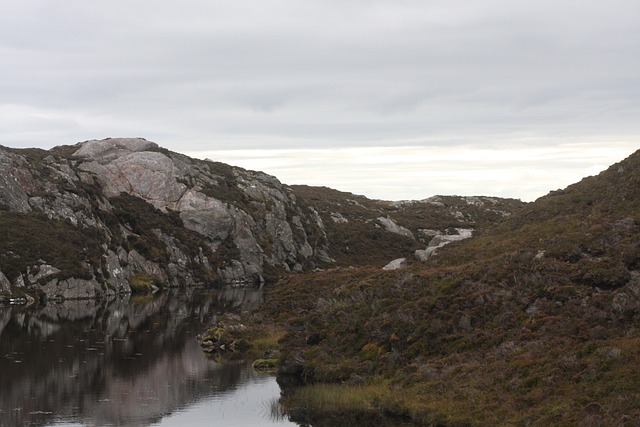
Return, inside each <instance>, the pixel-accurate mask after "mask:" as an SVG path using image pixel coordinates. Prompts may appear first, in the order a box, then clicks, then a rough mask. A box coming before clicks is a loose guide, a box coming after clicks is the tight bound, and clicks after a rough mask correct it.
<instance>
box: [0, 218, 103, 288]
mask: <svg viewBox="0 0 640 427" xmlns="http://www.w3.org/2000/svg"><path fill="white" fill-rule="evenodd" d="M103 239H104V236H103V235H102V234H101V233H100V232H98V230H95V229H86V228H85V229H83V228H79V227H75V226H74V225H72V224H71V223H69V222H66V221H61V220H51V219H49V218H47V217H46V216H45V215H44V214H42V213H37V212H31V213H17V212H9V211H3V210H0V271H2V272H3V273H4V274H5V275H6V276H7V277H8V278H9V280H14V279H15V278H16V277H17V276H18V275H19V274H21V273H22V272H25V271H27V270H30V271H32V272H33V274H34V275H35V274H36V273H37V271H35V270H33V269H34V268H35V269H37V268H39V266H40V265H41V264H49V265H54V266H56V267H57V268H58V269H59V270H61V271H60V273H58V274H57V275H56V276H55V277H57V278H58V279H66V278H69V277H76V278H81V279H90V278H91V277H92V272H91V270H90V269H89V268H88V267H92V268H94V269H97V270H99V266H100V257H101V255H102V251H101V249H100V244H101V243H102V241H103ZM53 277H54V276H48V280H51V279H52V278H53Z"/></svg>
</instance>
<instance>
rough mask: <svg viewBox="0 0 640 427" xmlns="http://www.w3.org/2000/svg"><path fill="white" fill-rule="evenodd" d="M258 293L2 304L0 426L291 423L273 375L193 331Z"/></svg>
mask: <svg viewBox="0 0 640 427" xmlns="http://www.w3.org/2000/svg"><path fill="white" fill-rule="evenodd" d="M261 301H262V290H258V289H244V288H226V289H221V290H216V291H211V290H208V291H205V290H202V289H188V290H184V289H181V290H169V291H167V292H162V293H158V294H156V295H153V296H150V295H149V296H134V297H131V298H129V297H128V296H119V297H115V298H112V299H110V300H108V301H92V300H82V301H65V302H60V303H56V302H50V303H48V304H47V305H46V306H37V307H34V306H32V307H24V306H15V305H14V306H1V307H0V425H1V426H18V425H30V426H53V425H55V426H76V425H89V426H94V425H95V426H109V425H112V426H116V425H117V426H128V425H136V426H139V425H160V426H184V425H189V426H191V427H195V426H204V425H207V426H208V425H215V426H234V427H236V426H296V425H298V424H296V423H292V422H290V421H289V420H288V419H286V417H283V416H282V415H281V414H282V411H281V410H280V409H279V407H278V398H279V396H280V388H279V386H278V384H277V383H276V380H275V377H274V376H272V375H269V374H260V373H257V372H255V371H254V370H253V369H252V368H251V365H250V362H251V361H237V362H233V363H219V362H217V361H216V360H214V359H213V358H211V357H207V355H206V354H205V353H204V352H203V351H202V350H201V348H200V346H199V344H198V342H197V341H196V338H195V337H196V335H197V334H199V333H201V332H202V331H203V330H204V329H205V327H206V325H207V324H208V322H209V321H210V320H211V318H212V317H213V316H215V315H219V314H221V313H223V312H227V311H236V312H238V311H247V310H254V309H255V308H257V307H258V306H259V304H260V303H261Z"/></svg>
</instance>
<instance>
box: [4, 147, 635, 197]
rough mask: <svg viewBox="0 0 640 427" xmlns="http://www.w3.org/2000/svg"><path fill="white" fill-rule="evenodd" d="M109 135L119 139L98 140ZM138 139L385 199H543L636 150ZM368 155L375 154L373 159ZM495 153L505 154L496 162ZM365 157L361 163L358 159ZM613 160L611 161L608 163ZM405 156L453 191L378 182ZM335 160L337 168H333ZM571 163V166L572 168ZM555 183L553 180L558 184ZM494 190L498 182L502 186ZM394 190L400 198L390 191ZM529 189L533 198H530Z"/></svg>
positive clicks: (286, 180) (289, 181) (291, 180)
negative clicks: (248, 145) (186, 146)
mask: <svg viewBox="0 0 640 427" xmlns="http://www.w3.org/2000/svg"><path fill="white" fill-rule="evenodd" d="M110 138H112V137H106V138H96V139H110ZM113 138H128V137H113ZM135 138H142V139H146V140H148V141H151V142H154V143H156V144H158V146H159V147H161V148H165V149H169V150H170V151H174V152H176V153H179V154H183V155H186V156H189V157H192V158H195V159H201V160H206V159H208V160H213V161H217V162H221V163H226V164H228V165H230V166H236V167H240V168H243V169H247V170H253V171H257V172H263V173H267V174H269V175H272V176H274V177H276V178H277V179H278V180H279V181H280V182H281V183H282V184H284V185H309V186H317V187H328V188H331V189H334V190H338V191H342V192H348V193H353V194H356V195H361V196H365V197H367V198H369V199H375V200H383V201H403V200H414V201H419V200H424V199H427V198H429V197H434V196H462V197H472V196H485V197H500V198H512V199H519V200H521V201H524V202H533V201H535V200H536V199H538V198H539V197H542V196H544V195H547V194H549V193H550V192H552V191H555V190H559V189H563V188H566V187H567V186H569V185H571V184H575V183H577V182H579V181H580V180H582V179H584V178H586V177H588V176H593V175H597V174H599V173H600V172H602V171H604V170H606V169H607V168H609V167H610V166H612V165H613V164H615V163H618V162H620V161H622V160H624V159H626V158H627V157H628V156H630V155H631V154H633V153H634V152H635V151H637V150H633V151H631V152H628V147H627V146H626V145H625V144H620V145H617V146H614V147H612V146H611V145H610V146H609V147H607V148H594V147H588V146H584V145H582V146H578V145H577V144H576V145H573V146H569V147H560V148H559V149H558V150H557V151H556V152H553V151H550V150H541V149H528V150H523V149H519V150H512V151H508V152H505V150H500V149H497V148H492V149H467V150H460V151H457V152H455V153H451V152H450V150H447V149H446V148H445V147H429V149H427V150H425V149H424V147H411V146H400V147H368V148H346V149H325V150H321V149H300V150H293V149H289V150H283V149H281V150H221V151H202V152H189V151H180V150H176V149H174V148H170V147H169V146H167V145H163V144H162V143H158V141H153V140H150V139H148V138H144V137H135ZM86 141H89V140H83V141H79V142H76V143H70V144H58V145H67V146H72V145H77V144H81V143H83V142H86ZM0 145H2V144H0ZM13 148H18V149H20V148H41V149H45V150H48V149H50V148H53V147H48V148H47V147H13ZM577 148H581V150H578V151H580V152H581V154H582V156H581V157H580V158H579V159H576V158H569V157H568V154H572V153H574V152H576V149H577ZM392 152H393V153H392ZM426 152H429V153H426ZM367 154H368V155H369V156H368V157H367ZM425 154H432V155H435V157H434V159H432V161H435V162H439V163H441V164H442V162H444V163H446V162H447V161H448V162H454V161H456V160H457V161H459V162H466V163H464V164H466V165H467V167H466V168H462V169H455V168H453V169H434V170H426V171H425V170H422V169H421V170H420V171H416V170H415V168H416V166H421V165H422V163H421V162H422V161H424V155H425ZM363 155H364V157H363V158H358V156H363ZM323 156H324V158H323ZM500 157H501V158H500ZM309 158H313V159H315V160H316V162H315V163H309V161H308V159H309ZM496 158H500V159H499V160H496ZM358 159H359V161H356V160H358ZM479 159H480V160H482V159H484V160H485V162H487V160H486V159H489V160H490V161H488V163H490V164H493V169H488V168H487V167H486V166H484V167H483V168H482V170H481V174H482V178H483V179H481V180H479V181H480V182H481V183H483V184H481V185H480V186H477V187H474V188H476V189H477V190H476V191H472V192H466V193H465V192H461V191H460V190H461V189H464V188H470V185H469V184H468V183H469V182H471V179H470V176H471V175H474V174H476V175H477V174H478V173H479V172H478V170H477V169H473V168H472V167H469V165H470V164H471V165H472V164H474V162H476V161H478V160H479ZM532 159H537V160H538V161H539V162H542V159H544V160H545V161H546V164H545V165H546V167H545V168H543V169H541V170H531V166H532V165H534V164H535V163H532ZM303 160H304V161H303ZM607 160H608V163H605V162H606V161H607ZM398 162H399V163H403V164H404V165H405V168H404V169H405V170H407V169H408V172H407V174H408V175H410V176H411V175H413V176H412V177H413V178H414V179H415V178H416V174H417V173H423V174H425V175H430V176H432V177H433V176H441V177H448V178H449V179H447V180H444V179H442V180H441V181H442V182H446V184H447V185H446V186H442V187H440V188H446V189H449V190H450V191H441V192H433V193H431V194H427V193H426V192H425V191H423V190H421V189H419V188H418V189H416V188H414V187H412V189H411V190H410V191H406V192H402V188H403V185H404V183H405V182H406V181H407V180H408V178H407V177H404V176H402V175H401V176H397V177H396V180H395V181H391V182H387V185H386V186H382V185H377V186H376V184H379V183H380V181H381V180H382V181H388V180H389V177H390V176H391V174H389V173H384V172H385V170H384V168H385V167H388V166H389V165H391V167H392V168H393V167H394V166H395V165H396V164H397V163H398ZM518 162H520V163H518ZM261 166H266V167H261ZM331 166H332V167H333V169H331ZM571 166H573V167H571ZM310 168H311V169H312V170H314V171H316V173H315V174H310V173H308V172H307V173H305V172H306V171H308V169H310ZM567 168H570V169H569V170H567ZM322 170H324V172H325V173H324V174H323V175H322V176H321V177H319V176H320V173H319V172H320V171H322ZM332 170H333V173H332V174H331V176H332V177H329V178H325V176H328V174H327V173H326V172H327V171H332ZM345 170H346V171H347V173H346V174H345V173H344V171H345ZM363 170H364V171H366V170H368V171H369V172H371V171H372V170H375V171H376V172H378V175H374V176H371V175H367V174H366V173H363V172H362V171H363ZM551 171H554V172H555V173H551ZM380 172H382V173H380ZM336 174H337V175H336ZM517 174H527V176H528V177H529V178H530V180H533V179H534V178H538V179H537V180H533V182H534V183H535V185H533V184H532V185H530V186H529V187H526V189H525V190H526V191H523V192H522V193H520V194H519V193H517V190H518V189H522V188H521V187H517V186H516V185H511V186H510V185H508V183H509V182H511V181H510V180H509V178H513V176H514V175H517ZM310 175H311V176H310ZM358 176H360V179H357V178H358ZM455 177H458V179H454V178H455ZM460 177H462V179H460ZM465 180H466V181H465ZM522 180H523V179H520V180H518V179H515V180H514V181H513V182H516V183H519V182H520V181H522ZM490 182H498V183H499V184H500V185H501V186H502V187H501V188H500V189H499V190H498V191H493V192H491V191H482V185H486V186H487V187H489V185H488V184H487V183H490ZM552 182H553V183H554V185H551V183H552ZM465 184H466V185H465ZM545 185H547V187H544V186H545ZM494 188H496V187H495V185H494ZM376 190H377V191H376ZM392 194H395V195H400V196H398V197H393V196H390V195H392ZM402 195H406V197H402ZM527 195H528V196H529V197H527Z"/></svg>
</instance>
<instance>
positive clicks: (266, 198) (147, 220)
mask: <svg viewBox="0 0 640 427" xmlns="http://www.w3.org/2000/svg"><path fill="white" fill-rule="evenodd" d="M29 161H30V162H32V163H33V162H34V159H32V158H30V160H29ZM35 162H36V164H29V162H28V161H27V159H26V157H24V156H23V155H21V154H20V152H19V151H17V150H11V149H3V148H2V147H0V203H1V204H3V205H4V206H6V208H7V209H9V210H10V211H13V212H20V213H28V212H35V213H36V215H38V214H40V213H42V214H44V215H45V217H46V218H48V219H49V220H51V221H64V222H65V223H67V224H71V225H72V226H73V227H77V228H78V229H82V230H87V233H88V234H89V235H91V234H92V233H94V235H98V236H100V237H99V238H100V239H101V240H102V242H103V243H102V249H101V251H102V253H101V255H98V254H95V253H94V254H93V255H92V256H89V255H87V258H86V259H82V257H81V256H80V255H79V254H72V255H73V256H74V257H75V258H77V261H76V262H75V264H76V266H77V267H76V268H75V270H74V272H71V273H70V272H69V271H68V269H69V268H70V266H69V265H65V266H62V265H60V263H58V264H56V263H50V262H44V260H30V261H29V262H27V263H26V265H27V266H29V265H30V266H34V267H26V268H25V269H24V271H22V274H18V275H16V274H13V275H12V276H11V277H4V276H3V277H4V278H5V279H6V280H2V277H0V287H1V288H0V289H2V290H7V291H8V292H9V291H10V289H11V288H13V287H19V286H23V287H25V289H26V290H27V291H29V290H32V291H36V287H37V292H41V293H42V294H44V295H45V296H46V297H48V298H67V299H68V298H95V297H98V296H100V295H107V294H111V293H120V292H130V291H131V286H130V280H131V279H132V277H133V276H136V275H137V277H138V278H139V279H140V280H149V281H153V283H154V284H164V285H165V286H191V285H197V284H203V281H205V282H206V281H222V282H238V281H241V282H246V281H251V282H254V281H262V280H264V279H263V277H264V275H265V268H268V269H270V271H271V270H273V269H275V270H278V269H280V270H281V271H290V270H302V269H303V268H305V267H306V268H309V267H310V268H313V267H314V266H315V263H316V262H318V261H320V262H323V261H325V260H326V259H327V258H329V257H328V255H327V251H328V248H327V244H326V239H325V238H324V237H323V233H324V227H323V225H322V224H321V220H319V216H318V215H317V213H315V211H313V210H312V209H307V208H303V207H302V206H300V205H299V204H298V202H297V200H296V198H295V196H294V195H293V193H292V191H290V190H289V189H288V188H287V187H285V186H284V185H282V184H281V183H280V182H279V181H278V180H277V179H276V178H274V177H272V176H269V175H266V174H264V173H261V172H251V171H246V170H243V169H240V168H233V167H230V166H227V165H222V164H219V163H215V162H211V161H202V160H196V159H191V158H188V157H186V156H184V155H180V154H177V153H172V152H169V151H167V150H163V149H161V148H160V147H158V145H157V144H155V143H153V142H150V141H147V140H144V139H139V138H136V139H126V138H110V139H105V140H93V141H86V142H83V143H80V144H78V145H76V146H75V147H61V148H60V147H57V148H56V149H53V150H51V151H50V152H49V153H46V152H44V153H43V154H42V156H41V160H38V159H36V160H35ZM33 172H36V173H35V175H34V173H33ZM123 195H124V196H123ZM125 196H126V197H128V198H126V197H125ZM123 197H125V198H123ZM131 197H134V198H138V199H142V200H143V201H144V202H146V203H148V204H149V205H151V206H152V207H146V208H145V207H144V206H145V205H144V204H142V205H140V204H139V203H132V202H133V200H135V199H132V198H131ZM147 206H148V205H147ZM154 209H155V210H154ZM25 220H26V219H25ZM149 226H150V227H152V228H145V227H149ZM310 229H313V230H314V233H315V235H314V240H313V241H309V239H308V233H307V230H310ZM318 230H319V231H318ZM318 233H319V234H318ZM28 238H31V237H30V236H25V239H28ZM74 244H76V245H77V246H78V252H79V253H83V252H84V251H88V252H90V251H89V249H87V248H86V247H83V244H82V242H75V243H74ZM88 252H87V253H88ZM10 255H11V256H13V257H14V258H15V259H16V260H20V262H22V254H10ZM25 256H26V254H25ZM9 258H11V257H9ZM1 268H2V265H0V269H1ZM69 274H71V275H72V277H68V276H69ZM59 278H63V279H62V280H60V279H59ZM7 283H8V285H7Z"/></svg>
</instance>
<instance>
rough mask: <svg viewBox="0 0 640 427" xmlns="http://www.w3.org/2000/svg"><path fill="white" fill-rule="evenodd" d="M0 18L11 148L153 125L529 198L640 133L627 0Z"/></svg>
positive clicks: (365, 187)
mask: <svg viewBox="0 0 640 427" xmlns="http://www.w3.org/2000/svg"><path fill="white" fill-rule="evenodd" d="M0 12H1V13H0V24H1V25H0V51H1V52H2V55H3V59H4V62H3V67H2V69H1V70H0V77H1V78H0V82H1V83H0V143H2V144H5V145H10V146H13V147H25V146H28V147H40V148H49V147H52V146H54V145H61V144H69V143H73V141H81V140H84V139H87V138H89V139H91V138H98V139H100V138H104V137H105V136H109V135H112V136H118V135H124V136H127V135H143V136H145V137H146V138H148V139H150V140H152V141H155V142H157V143H158V144H160V145H162V146H163V147H166V148H168V149H170V150H173V151H176V152H181V153H185V154H188V155H190V153H198V154H199V155H207V154H206V153H213V155H215V156H217V157H218V158H219V159H220V160H221V161H225V162H227V163H231V164H237V165H238V166H241V167H250V168H255V169H259V170H264V171H265V172H267V173H270V174H272V175H275V176H277V177H278V178H279V179H281V180H283V181H284V182H291V183H308V184H316V183H319V182H321V183H324V182H326V183H327V184H328V185H331V186H332V187H335V188H339V189H342V190H344V191H350V192H354V193H359V194H364V195H367V197H373V198H381V199H388V200H397V199H419V198H424V197H428V196H429V195H433V194H442V193H450V192H453V191H455V192H458V193H463V194H477V193H486V194H490V195H493V196H497V197H514V198H520V199H522V200H528V201H530V200H534V199H536V198H537V197H540V196H542V195H544V194H546V193H548V192H549V191H552V190H553V189H555V188H558V187H563V186H566V185H569V184H570V183H572V182H573V181H575V180H577V179H580V178H582V177H584V176H588V175H591V174H594V173H597V172H598V171H600V170H602V169H603V168H605V167H607V166H608V165H609V164H611V163H614V162H615V161H619V160H620V159H621V158H624V157H626V156H627V155H629V154H630V153H632V152H634V151H636V150H637V148H639V147H640V121H639V120H638V119H637V117H638V112H640V89H639V88H640V55H638V46H639V44H640V2H637V1H635V0H611V1H609V2H606V3H604V2H596V1H591V2H586V3H585V2H583V1H578V0H565V1H563V2H560V3H559V2H556V1H552V0H540V1H537V2H528V3H523V4H521V3H514V2H510V1H507V0H486V1H484V2H482V3H481V4H480V3H478V2H475V1H472V0H452V1H450V2H423V1H420V0H402V1H394V0H377V1H375V2H363V1H361V0H346V1H341V2H335V1H319V0H270V1H257V0H238V1H236V2H225V1H221V0H207V1H205V0H184V1H183V2H180V3H179V4H178V3H172V2H158V1H157V0H139V1H136V2H135V4H132V3H131V2H127V1H124V0H113V1H111V2H108V3H83V2H75V1H69V0H60V1H58V2H56V3H55V5H54V4H52V3H51V2H49V1H47V0H25V1H20V2H3V3H2V4H0ZM256 165H257V166H256Z"/></svg>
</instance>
